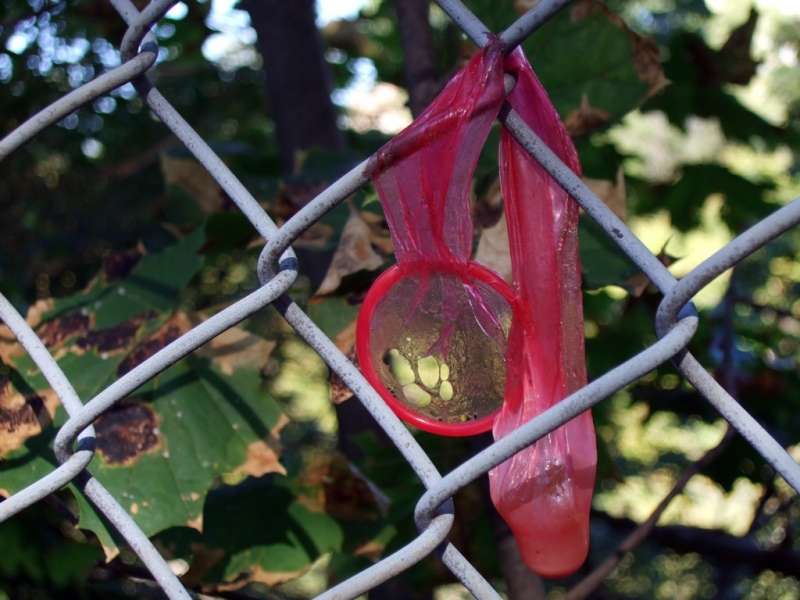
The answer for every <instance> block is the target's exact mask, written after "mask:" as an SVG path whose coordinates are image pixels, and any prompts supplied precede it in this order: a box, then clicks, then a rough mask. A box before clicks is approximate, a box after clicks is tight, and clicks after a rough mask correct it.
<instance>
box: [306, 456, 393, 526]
mask: <svg viewBox="0 0 800 600" xmlns="http://www.w3.org/2000/svg"><path fill="white" fill-rule="evenodd" d="M299 483H300V484H301V486H302V488H303V489H304V490H306V492H305V493H304V495H302V496H300V497H299V498H298V500H299V501H300V502H302V503H303V504H304V505H305V506H306V507H307V508H309V509H310V510H313V511H324V512H326V513H327V514H329V515H331V516H332V517H334V518H337V519H345V520H361V519H370V518H379V517H381V516H384V515H385V514H386V511H387V510H388V508H389V499H388V498H387V497H386V495H385V494H383V492H381V491H380V489H379V488H378V487H377V486H376V485H375V484H374V483H372V482H371V481H370V480H369V479H367V478H366V477H365V476H364V475H363V474H362V473H361V472H360V471H359V470H358V469H357V468H356V467H355V466H354V465H353V464H351V463H350V461H348V460H347V458H345V457H344V456H343V455H342V454H340V453H338V452H332V453H327V454H318V455H316V456H314V457H313V458H312V459H311V460H310V461H309V463H308V465H307V466H306V468H305V469H304V471H303V473H301V475H300V477H299Z"/></svg>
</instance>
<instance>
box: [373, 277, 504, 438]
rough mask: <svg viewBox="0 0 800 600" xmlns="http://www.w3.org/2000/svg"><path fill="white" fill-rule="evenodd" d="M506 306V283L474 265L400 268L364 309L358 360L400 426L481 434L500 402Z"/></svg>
mask: <svg viewBox="0 0 800 600" xmlns="http://www.w3.org/2000/svg"><path fill="white" fill-rule="evenodd" d="M423 267H424V268H423ZM511 302H512V290H511V288H510V287H509V286H508V284H506V283H505V282H504V281H503V280H501V279H500V278H499V277H497V276H496V275H495V274H494V273H492V272H491V271H489V270H487V269H484V268H483V267H480V266H479V265H477V264H475V263H471V264H469V265H468V266H467V267H466V268H464V267H460V266H458V265H456V266H453V265H452V264H448V263H442V264H439V265H432V264H431V263H425V264H424V266H423V265H420V264H419V263H413V262H412V263H402V264H400V265H398V266H395V267H392V268H391V269H389V270H388V271H386V272H385V273H384V274H383V275H382V276H381V278H380V279H379V280H378V281H377V282H376V283H375V285H374V286H373V288H372V289H371V290H370V294H369V296H368V298H367V299H366V301H365V303H364V308H362V311H361V314H360V316H359V319H360V320H359V329H360V330H362V328H361V323H362V322H363V323H364V327H363V331H367V332H368V336H364V337H362V338H361V339H360V340H359V341H360V343H361V344H362V345H363V347H361V346H359V348H358V354H359V361H360V362H361V364H362V365H363V367H362V368H364V370H365V372H366V373H367V376H368V378H369V379H370V381H372V382H373V384H374V383H375V382H376V381H377V382H378V384H379V385H378V386H377V387H378V389H379V391H380V392H381V394H382V395H383V397H384V398H386V399H387V400H388V402H389V403H390V405H391V406H392V407H393V408H394V410H395V412H397V413H398V414H399V415H400V416H401V417H402V418H403V419H405V420H406V421H408V422H410V423H412V424H414V425H416V426H417V427H420V428H422V429H426V430H428V431H432V432H434V433H440V434H443V435H470V434H473V433H479V432H481V431H487V430H488V429H490V428H491V426H492V423H493V421H494V417H495V415H496V413H497V411H498V410H499V409H500V406H501V405H502V403H503V397H504V390H505V383H506V365H505V360H506V350H507V346H508V344H507V340H508V334H509V330H510V327H511V320H512V311H511ZM368 323H375V324H380V326H375V327H369V326H368ZM364 357H367V360H366V361H364V360H363V358H364Z"/></svg>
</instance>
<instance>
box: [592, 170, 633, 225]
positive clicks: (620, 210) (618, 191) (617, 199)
mask: <svg viewBox="0 0 800 600" xmlns="http://www.w3.org/2000/svg"><path fill="white" fill-rule="evenodd" d="M583 182H584V183H585V184H586V186H587V187H588V188H589V189H590V190H592V192H594V194H595V195H596V196H597V197H598V198H600V199H601V200H602V201H603V202H604V203H605V205H606V206H608V208H610V209H611V210H612V211H613V212H614V214H615V215H617V216H618V217H619V218H620V219H622V220H623V221H624V220H625V217H626V216H627V194H626V192H625V173H623V171H622V167H619V168H618V169H617V180H616V181H608V180H607V179H589V178H588V177H584V178H583Z"/></svg>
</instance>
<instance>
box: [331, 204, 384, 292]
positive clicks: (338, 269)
mask: <svg viewBox="0 0 800 600" xmlns="http://www.w3.org/2000/svg"><path fill="white" fill-rule="evenodd" d="M349 206H350V217H349V218H348V219H347V223H346V224H345V226H344V229H343V230H342V237H341V239H340V240H339V247H338V248H337V249H336V252H335V253H334V255H333V260H332V261H331V265H330V267H328V272H327V273H326V274H325V278H324V279H323V280H322V283H321V284H320V286H319V289H318V290H317V295H324V294H330V293H332V292H335V291H336V290H337V289H338V287H339V285H340V284H341V283H342V278H344V277H345V276H347V275H352V274H353V273H357V272H359V271H374V270H375V269H377V268H378V267H380V266H381V265H382V264H383V258H381V256H380V255H379V254H378V253H377V252H375V250H374V249H373V248H372V241H371V234H370V228H369V225H367V222H366V221H365V220H364V219H363V218H362V216H361V214H360V213H359V212H358V211H357V210H356V209H355V208H354V207H353V205H352V204H349Z"/></svg>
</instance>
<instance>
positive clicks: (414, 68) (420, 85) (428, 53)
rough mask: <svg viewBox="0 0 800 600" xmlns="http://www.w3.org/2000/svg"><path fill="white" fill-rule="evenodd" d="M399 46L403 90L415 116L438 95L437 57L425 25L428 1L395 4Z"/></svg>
mask: <svg viewBox="0 0 800 600" xmlns="http://www.w3.org/2000/svg"><path fill="white" fill-rule="evenodd" d="M394 5H395V9H396V10H397V23H398V29H399V31H400V43H401V45H402V47H403V54H405V61H404V63H405V72H406V87H407V88H408V95H409V105H410V106H411V112H412V113H413V115H414V116H417V115H418V114H419V113H421V112H422V110H423V109H424V108H425V107H426V106H427V105H428V104H429V103H430V101H431V100H433V98H434V96H436V94H437V92H438V91H439V86H440V84H439V78H438V77H437V75H436V71H437V69H436V53H435V51H434V48H433V33H432V31H431V26H430V22H429V21H428V11H429V8H430V0H395V3H394Z"/></svg>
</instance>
